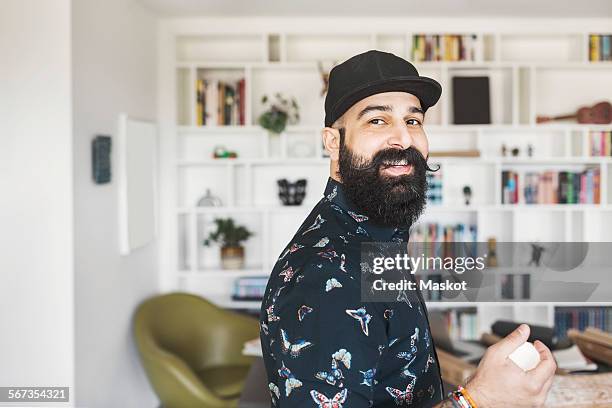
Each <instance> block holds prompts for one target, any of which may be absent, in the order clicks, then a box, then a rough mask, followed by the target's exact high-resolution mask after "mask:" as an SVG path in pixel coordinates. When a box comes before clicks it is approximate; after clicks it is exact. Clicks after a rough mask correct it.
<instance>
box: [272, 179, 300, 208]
mask: <svg viewBox="0 0 612 408" xmlns="http://www.w3.org/2000/svg"><path fill="white" fill-rule="evenodd" d="M306 183H307V180H306V179H299V180H297V181H296V182H295V183H290V182H289V181H287V179H280V180H277V184H278V197H279V198H280V199H281V202H282V203H283V205H300V204H302V201H303V200H304V197H305V196H306Z"/></svg>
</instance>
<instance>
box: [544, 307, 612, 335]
mask: <svg viewBox="0 0 612 408" xmlns="http://www.w3.org/2000/svg"><path fill="white" fill-rule="evenodd" d="M587 327H595V328H598V329H600V330H603V331H607V332H610V331H612V307H609V306H596V307H573V308H572V307H557V308H556V309H555V328H554V330H555V336H556V337H557V338H559V339H563V338H566V337H567V331H568V330H569V329H578V330H584V329H586V328H587Z"/></svg>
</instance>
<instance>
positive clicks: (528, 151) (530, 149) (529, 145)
mask: <svg viewBox="0 0 612 408" xmlns="http://www.w3.org/2000/svg"><path fill="white" fill-rule="evenodd" d="M527 156H529V157H532V156H533V145H532V144H531V143H529V144H528V145H527Z"/></svg>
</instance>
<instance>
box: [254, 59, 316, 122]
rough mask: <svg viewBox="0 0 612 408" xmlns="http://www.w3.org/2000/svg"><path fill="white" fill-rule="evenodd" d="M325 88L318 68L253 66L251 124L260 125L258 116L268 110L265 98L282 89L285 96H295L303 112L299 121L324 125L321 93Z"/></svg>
mask: <svg viewBox="0 0 612 408" xmlns="http://www.w3.org/2000/svg"><path fill="white" fill-rule="evenodd" d="M322 88H323V81H322V80H321V75H320V74H319V72H318V71H317V70H316V69H311V68H296V69H291V70H286V69H283V68H280V67H275V68H267V69H259V68H253V71H252V86H251V89H252V97H251V98H250V101H251V105H252V112H253V123H252V124H253V125H257V123H258V118H259V116H260V115H261V114H262V113H264V111H265V109H266V107H265V106H264V105H263V104H262V102H261V100H262V97H263V96H264V95H267V96H268V98H274V94H275V93H277V92H280V93H281V95H283V96H284V97H286V98H291V97H294V98H295V99H296V101H297V104H298V107H299V113H300V122H299V124H311V125H314V124H319V126H321V127H323V124H324V118H325V111H324V107H323V105H324V97H323V96H321V89H322Z"/></svg>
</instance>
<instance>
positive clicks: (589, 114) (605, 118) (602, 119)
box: [536, 101, 612, 125]
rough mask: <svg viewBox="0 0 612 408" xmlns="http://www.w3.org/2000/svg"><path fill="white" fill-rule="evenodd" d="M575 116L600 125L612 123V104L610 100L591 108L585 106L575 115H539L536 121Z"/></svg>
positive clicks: (582, 121) (579, 121) (580, 121)
mask: <svg viewBox="0 0 612 408" xmlns="http://www.w3.org/2000/svg"><path fill="white" fill-rule="evenodd" d="M573 118H576V119H577V120H578V123H596V124H600V125H605V124H608V123H612V105H611V104H610V102H605V101H604V102H599V103H596V104H595V105H593V106H592V107H590V108H589V107H586V106H583V107H582V108H580V109H578V110H577V111H576V113H575V114H573V115H561V116H538V117H537V118H536V122H537V123H543V122H549V121H552V120H558V119H573Z"/></svg>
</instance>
